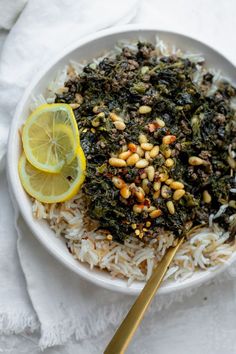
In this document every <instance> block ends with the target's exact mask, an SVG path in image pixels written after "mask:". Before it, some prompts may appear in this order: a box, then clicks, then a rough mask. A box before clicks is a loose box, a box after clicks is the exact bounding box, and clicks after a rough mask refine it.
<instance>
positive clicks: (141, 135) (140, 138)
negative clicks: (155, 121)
mask: <svg viewBox="0 0 236 354" xmlns="http://www.w3.org/2000/svg"><path fill="white" fill-rule="evenodd" d="M138 141H139V144H143V143H147V142H148V140H147V137H146V135H144V134H140V135H139V138H138Z"/></svg>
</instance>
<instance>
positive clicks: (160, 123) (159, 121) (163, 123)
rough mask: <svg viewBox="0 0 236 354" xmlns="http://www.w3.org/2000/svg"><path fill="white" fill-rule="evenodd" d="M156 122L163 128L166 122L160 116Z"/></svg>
mask: <svg viewBox="0 0 236 354" xmlns="http://www.w3.org/2000/svg"><path fill="white" fill-rule="evenodd" d="M156 123H157V124H158V126H159V127H160V128H163V127H164V126H165V125H166V124H165V122H164V120H162V119H160V118H156Z"/></svg>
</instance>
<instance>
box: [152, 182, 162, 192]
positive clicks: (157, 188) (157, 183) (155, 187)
mask: <svg viewBox="0 0 236 354" xmlns="http://www.w3.org/2000/svg"><path fill="white" fill-rule="evenodd" d="M153 189H154V191H159V189H161V182H159V181H158V182H154V183H153Z"/></svg>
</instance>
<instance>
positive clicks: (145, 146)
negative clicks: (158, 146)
mask: <svg viewBox="0 0 236 354" xmlns="http://www.w3.org/2000/svg"><path fill="white" fill-rule="evenodd" d="M141 148H142V149H143V150H145V151H150V150H152V148H153V144H150V143H142V144H141Z"/></svg>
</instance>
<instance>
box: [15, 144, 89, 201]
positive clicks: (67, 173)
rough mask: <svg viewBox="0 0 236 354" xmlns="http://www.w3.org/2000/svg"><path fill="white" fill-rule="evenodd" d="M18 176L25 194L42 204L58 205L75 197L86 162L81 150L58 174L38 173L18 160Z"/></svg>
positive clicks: (24, 162) (83, 176) (21, 159)
mask: <svg viewBox="0 0 236 354" xmlns="http://www.w3.org/2000/svg"><path fill="white" fill-rule="evenodd" d="M18 168H19V175H20V179H21V183H22V185H23V187H24V188H25V190H26V192H27V193H28V194H29V195H31V196H32V197H34V198H35V199H37V200H39V201H40V202H43V203H58V202H63V201H65V200H68V199H70V198H72V197H74V196H75V195H76V193H77V192H78V191H79V189H80V187H81V185H82V183H83V182H84V179H85V169H86V160H85V156H84V152H83V150H82V149H81V148H79V151H78V153H77V155H76V157H75V158H74V160H72V162H71V163H70V164H69V165H64V166H63V168H62V169H61V171H60V172H59V173H48V172H44V171H40V170H38V169H37V168H35V167H34V166H32V165H31V164H30V163H29V161H27V159H26V156H25V154H24V153H23V154H22V156H21V158H20V160H19V165H18Z"/></svg>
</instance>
